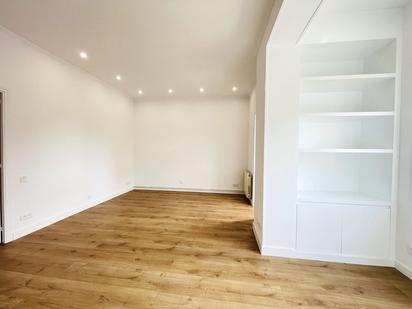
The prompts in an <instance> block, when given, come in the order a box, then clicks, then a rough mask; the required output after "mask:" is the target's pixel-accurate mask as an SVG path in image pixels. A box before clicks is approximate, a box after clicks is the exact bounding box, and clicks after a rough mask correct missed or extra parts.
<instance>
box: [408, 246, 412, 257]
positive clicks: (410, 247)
mask: <svg viewBox="0 0 412 309" xmlns="http://www.w3.org/2000/svg"><path fill="white" fill-rule="evenodd" d="M408 252H409V254H411V255H412V244H409V246H408Z"/></svg>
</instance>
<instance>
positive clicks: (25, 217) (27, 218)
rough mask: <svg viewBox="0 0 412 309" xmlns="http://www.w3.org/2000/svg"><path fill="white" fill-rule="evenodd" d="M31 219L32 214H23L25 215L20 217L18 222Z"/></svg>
mask: <svg viewBox="0 0 412 309" xmlns="http://www.w3.org/2000/svg"><path fill="white" fill-rule="evenodd" d="M32 217H33V215H32V213H31V212H29V213H27V214H25V215H22V216H20V221H26V220H29V219H31V218H32Z"/></svg>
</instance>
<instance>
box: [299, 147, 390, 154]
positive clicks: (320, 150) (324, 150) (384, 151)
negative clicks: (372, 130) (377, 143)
mask: <svg viewBox="0 0 412 309" xmlns="http://www.w3.org/2000/svg"><path fill="white" fill-rule="evenodd" d="M299 152H306V153H375V154H380V153H382V154H391V153H393V150H392V149H356V148H353V149H349V148H306V149H299Z"/></svg>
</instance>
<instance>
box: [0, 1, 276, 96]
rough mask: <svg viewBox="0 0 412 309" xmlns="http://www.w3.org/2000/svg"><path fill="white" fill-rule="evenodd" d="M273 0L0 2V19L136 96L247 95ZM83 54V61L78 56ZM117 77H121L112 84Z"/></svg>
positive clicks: (53, 51) (46, 47)
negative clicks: (234, 92)
mask: <svg viewBox="0 0 412 309" xmlns="http://www.w3.org/2000/svg"><path fill="white" fill-rule="evenodd" d="M272 5H273V0H70V1H63V0H60V1H56V0H36V1H33V0H13V1H10V0H0V24H1V25H2V26H4V27H6V28H8V29H10V30H11V31H13V32H15V33H17V34H18V35H20V36H22V37H24V38H26V39H28V40H29V41H31V42H33V43H34V44H36V45H38V46H40V47H42V48H44V49H45V50H47V51H49V52H51V53H52V54H54V55H57V56H58V57H60V58H63V59H64V60H66V61H68V62H70V63H73V64H74V65H76V66H79V67H81V68H82V69H84V70H86V71H88V72H90V73H92V74H93V75H95V76H96V77H98V78H100V79H102V80H104V81H107V82H109V83H110V84H112V85H114V86H116V87H118V88H119V89H121V90H122V91H124V92H125V93H126V94H128V95H130V96H133V97H138V96H139V95H138V90H139V89H142V90H143V91H144V95H143V96H144V97H146V98H147V97H163V96H168V95H169V94H168V93H167V90H168V89H169V88H173V90H174V94H173V95H175V96H194V95H199V94H200V93H199V88H200V87H204V88H205V93H204V95H206V94H209V95H228V94H232V90H231V89H232V87H233V86H234V85H236V86H237V87H238V89H239V90H238V93H239V94H248V93H250V92H251V90H252V88H253V85H254V80H255V54H256V51H257V47H258V43H259V40H260V37H261V34H262V32H263V29H264V27H265V25H266V22H267V19H268V17H269V14H270V11H271V8H272ZM82 50H84V51H86V52H87V53H88V55H89V59H88V60H82V59H81V58H80V57H79V52H80V51H82ZM118 74H120V75H121V76H122V78H123V79H122V81H120V82H119V81H116V80H115V76H116V75H118Z"/></svg>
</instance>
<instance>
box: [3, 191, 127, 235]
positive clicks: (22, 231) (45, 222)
mask: <svg viewBox="0 0 412 309" xmlns="http://www.w3.org/2000/svg"><path fill="white" fill-rule="evenodd" d="M133 190H134V188H133V187H128V188H126V189H123V190H120V191H118V192H116V193H113V194H109V195H106V196H104V197H103V198H100V199H98V200H95V201H92V202H89V203H87V204H85V205H83V206H81V207H78V208H75V209H71V210H69V211H65V212H63V213H61V214H58V215H55V216H52V217H49V218H46V219H41V220H38V221H37V222H35V223H33V224H31V225H29V226H25V227H22V228H19V229H17V230H15V231H11V232H8V233H6V234H5V235H6V239H5V242H6V243H7V242H10V241H13V240H16V239H18V238H21V237H23V236H26V235H28V234H30V233H33V232H35V231H38V230H40V229H42V228H45V227H47V226H49V225H51V224H54V223H56V222H58V221H61V220H63V219H66V218H68V217H70V216H73V215H75V214H78V213H80V212H82V211H84V210H86V209H89V208H92V207H95V206H97V205H99V204H101V203H104V202H106V201H108V200H111V199H113V198H115V197H117V196H120V195H122V194H125V193H128V192H130V191H133Z"/></svg>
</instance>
